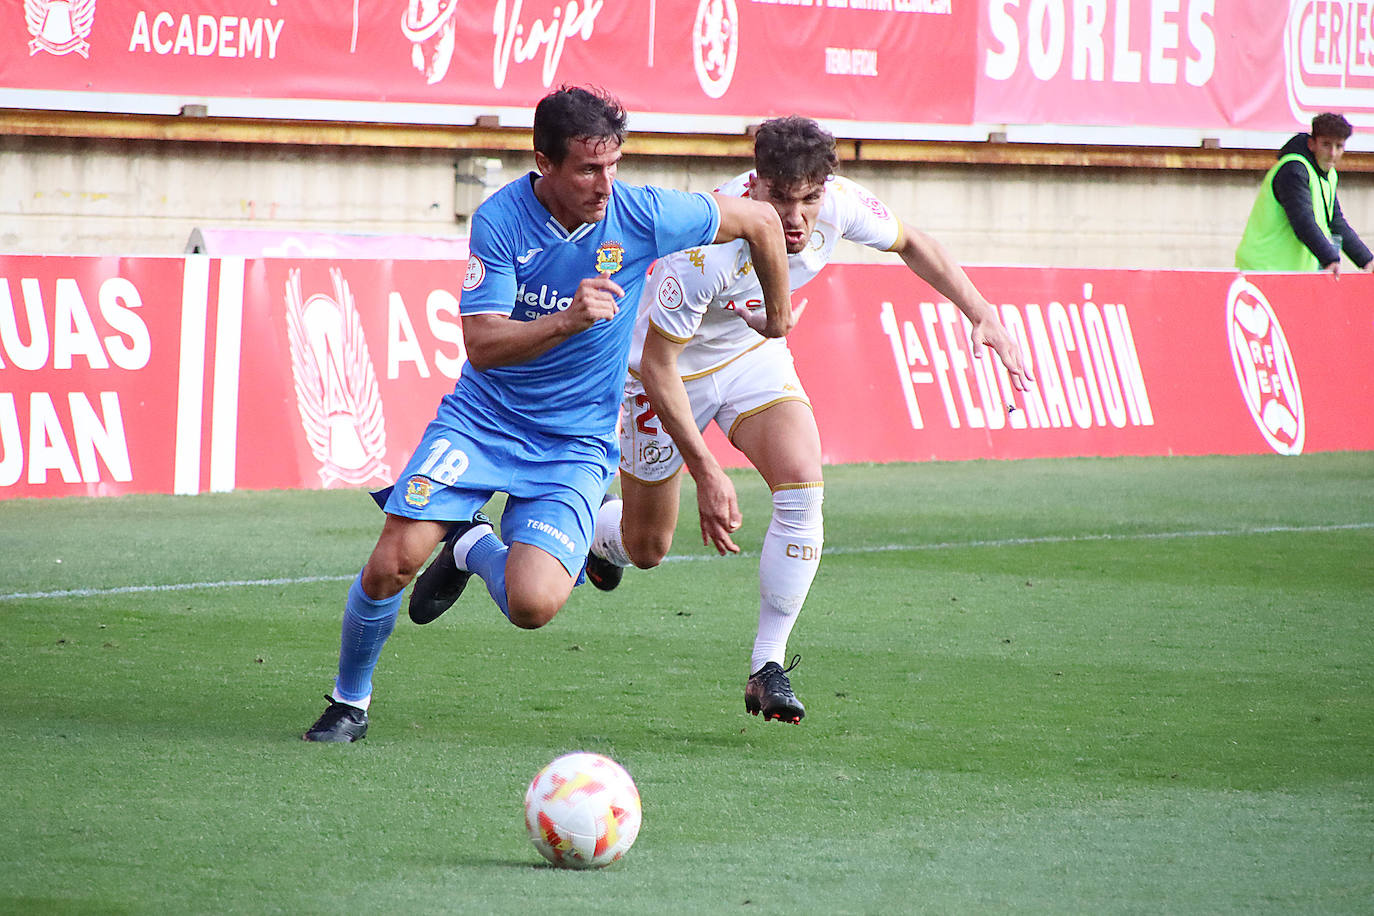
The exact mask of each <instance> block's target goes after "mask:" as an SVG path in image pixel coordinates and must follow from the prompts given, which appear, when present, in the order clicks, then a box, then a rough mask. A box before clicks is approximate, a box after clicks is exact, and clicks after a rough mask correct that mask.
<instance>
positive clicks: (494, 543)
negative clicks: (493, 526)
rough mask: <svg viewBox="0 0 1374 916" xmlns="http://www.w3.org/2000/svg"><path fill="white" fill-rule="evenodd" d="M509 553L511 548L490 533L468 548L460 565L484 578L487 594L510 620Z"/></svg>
mask: <svg viewBox="0 0 1374 916" xmlns="http://www.w3.org/2000/svg"><path fill="white" fill-rule="evenodd" d="M509 553H510V548H509V547H507V546H506V545H505V544H503V543H502V542H501V539H500V538H499V537H497V536H496V535H495V534H492V533H488V534H484V535H483V536H482V537H481V539H479V540H478V541H477V543H476V544H473V545H472V546H471V547H469V548H468V555H467V557H465V558H464V559H463V561H462V562H461V563H460V564H459V565H460V566H462V567H464V568H466V569H468V570H470V571H471V572H474V573H476V574H477V575H478V576H480V577H481V578H482V581H483V582H485V583H486V586H487V594H489V595H491V600H492V601H495V602H496V606H497V607H498V608H500V609H501V613H502V614H505V615H506V619H507V620H509V619H510V603H509V602H508V601H507V600H506V555H507V554H509Z"/></svg>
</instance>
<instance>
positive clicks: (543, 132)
mask: <svg viewBox="0 0 1374 916" xmlns="http://www.w3.org/2000/svg"><path fill="white" fill-rule="evenodd" d="M570 140H606V141H609V142H613V143H614V144H615V145H616V146H620V145H621V144H622V143H624V142H625V109H624V108H623V107H622V106H621V104H620V102H619V101H618V100H617V99H616V98H615V97H614V96H612V95H611V94H610V93H608V92H606V91H605V90H604V89H598V88H595V87H592V88H588V89H583V88H582V87H580V86H559V87H558V88H557V89H555V90H554V91H553V92H550V93H549V94H548V95H546V96H544V97H543V98H542V99H540V100H539V104H538V105H536V106H535V108H534V149H535V151H536V152H540V153H543V154H544V155H545V156H547V157H548V159H549V161H550V162H552V163H553V164H554V165H558V164H559V163H561V162H562V161H563V160H564V159H565V158H567V155H568V142H569V141H570Z"/></svg>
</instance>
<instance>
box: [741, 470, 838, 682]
mask: <svg viewBox="0 0 1374 916" xmlns="http://www.w3.org/2000/svg"><path fill="white" fill-rule="evenodd" d="M824 500H825V485H824V484H823V483H821V482H820V481H817V482H815V483H801V484H791V485H789V486H786V487H783V488H780V489H778V490H776V491H774V493H773V520H772V522H771V523H770V524H769V525H768V533H767V534H766V535H764V538H763V553H762V556H761V557H760V558H759V628H758V634H757V636H756V637H755V639H754V652H753V655H752V657H751V658H750V662H749V664H750V667H749V672H750V673H751V674H752V673H753V672H755V671H758V670H759V669H760V668H762V667H763V666H764V665H765V664H767V663H768V662H777V663H778V664H780V665H781V664H782V663H783V661H784V660H785V659H786V657H787V637H788V636H789V635H791V633H792V626H793V624H795V623H796V622H797V614H798V613H799V612H800V611H801V608H802V604H804V603H805V602H806V595H807V592H809V591H810V590H811V582H812V580H814V579H815V578H816V568H817V567H818V566H819V565H820V560H821V544H822V542H823V541H824V540H825V531H824V524H823V521H822V516H821V503H822V502H824Z"/></svg>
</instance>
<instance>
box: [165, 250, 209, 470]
mask: <svg viewBox="0 0 1374 916" xmlns="http://www.w3.org/2000/svg"><path fill="white" fill-rule="evenodd" d="M209 297H210V258H208V257H206V256H205V255H191V256H190V257H188V258H187V259H186V266H185V268H184V269H183V273H182V281H181V357H180V360H179V361H178V365H177V428H176V459H175V460H176V463H175V465H174V468H173V471H172V492H173V493H175V494H177V495H179V496H181V495H188V494H192V493H199V492H200V436H201V419H202V415H203V413H204V407H205V404H204V401H205V323H206V314H207V312H208V311H209V307H210V303H209Z"/></svg>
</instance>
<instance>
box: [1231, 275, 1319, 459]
mask: <svg viewBox="0 0 1374 916" xmlns="http://www.w3.org/2000/svg"><path fill="white" fill-rule="evenodd" d="M1226 332H1227V336H1228V337H1230V338H1231V363H1232V365H1233V366H1234V367H1235V370H1236V382H1237V383H1238V384H1239V385H1240V393H1241V395H1242V396H1243V397H1244V398H1245V406H1246V407H1248V408H1249V409H1250V417H1251V419H1253V420H1254V421H1255V426H1257V427H1258V428H1259V431H1260V435H1262V436H1264V441H1265V442H1268V443H1269V447H1270V448H1272V449H1273V450H1274V451H1276V452H1278V453H1279V454H1280V455H1300V454H1302V445H1303V438H1304V437H1305V435H1306V423H1305V421H1304V418H1303V409H1302V389H1301V388H1300V387H1299V385H1298V370H1297V367H1296V366H1294V365H1293V353H1292V351H1291V350H1289V349H1288V340H1287V338H1285V337H1284V336H1283V328H1281V327H1279V319H1278V316H1277V315H1275V314H1274V310H1273V309H1272V308H1270V306H1269V301H1268V300H1267V299H1265V298H1264V293H1262V292H1260V290H1259V287H1257V286H1255V284H1253V283H1251V282H1250V281H1249V280H1247V279H1246V278H1245V277H1237V278H1236V281H1235V282H1234V283H1232V284H1231V289H1230V291H1229V292H1227V294H1226Z"/></svg>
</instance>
